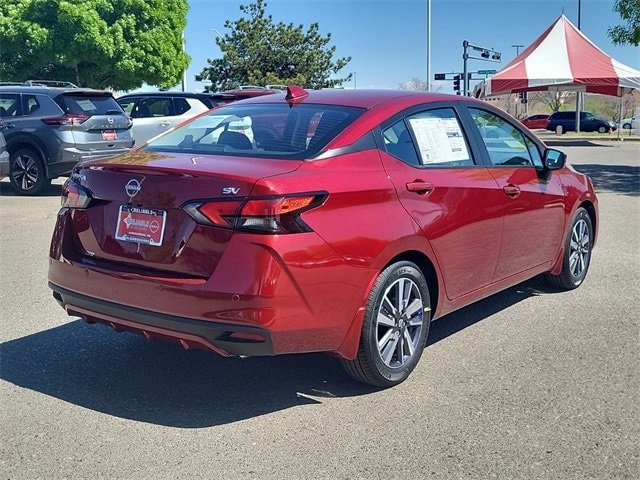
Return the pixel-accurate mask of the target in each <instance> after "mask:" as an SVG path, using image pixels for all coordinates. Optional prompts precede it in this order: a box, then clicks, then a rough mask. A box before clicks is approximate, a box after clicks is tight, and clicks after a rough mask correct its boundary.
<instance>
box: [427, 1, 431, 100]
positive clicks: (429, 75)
mask: <svg viewBox="0 0 640 480" xmlns="http://www.w3.org/2000/svg"><path fill="white" fill-rule="evenodd" d="M430 91H431V0H427V92H430Z"/></svg>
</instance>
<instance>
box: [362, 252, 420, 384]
mask: <svg viewBox="0 0 640 480" xmlns="http://www.w3.org/2000/svg"><path fill="white" fill-rule="evenodd" d="M403 277H404V278H409V279H411V280H412V281H413V282H414V283H415V284H416V285H417V286H418V288H419V290H420V294H421V295H422V301H423V304H424V306H425V307H430V306H431V299H430V296H429V288H428V286H427V281H426V279H425V278H424V275H423V274H422V272H421V271H420V270H419V269H418V267H417V266H416V265H415V264H413V263H411V262H407V261H403V262H398V263H395V264H393V265H391V266H389V267H387V268H386V269H385V270H384V271H383V272H382V273H381V274H380V277H379V279H380V280H379V281H377V282H376V284H375V285H374V288H373V289H372V291H371V295H370V296H369V301H368V302H367V310H366V315H365V327H364V329H363V341H364V342H367V345H366V352H367V355H368V356H369V359H370V362H371V365H372V366H373V367H374V368H375V374H376V375H377V376H378V377H379V380H380V384H386V385H389V386H392V385H397V384H398V383H400V382H402V381H404V380H405V379H406V378H407V377H408V376H409V375H410V374H411V372H412V371H413V369H414V368H415V367H416V365H417V364H418V362H419V361H420V357H421V356H422V351H423V349H424V346H425V344H426V339H427V335H428V334H429V325H430V320H431V311H430V310H428V311H426V312H424V315H423V323H422V331H421V333H420V339H419V340H420V341H419V342H418V345H419V347H418V348H417V349H416V351H415V353H414V354H413V357H412V358H411V359H410V360H409V361H408V362H407V363H406V364H405V365H403V366H402V367H401V368H390V367H388V366H387V365H386V364H385V363H384V362H383V360H382V358H381V357H380V354H379V351H378V339H377V330H376V320H375V319H376V317H377V313H378V309H379V306H380V302H381V299H382V296H383V295H384V293H385V290H386V289H387V287H388V286H389V285H391V284H392V283H393V282H395V281H396V280H398V279H400V278H403Z"/></svg>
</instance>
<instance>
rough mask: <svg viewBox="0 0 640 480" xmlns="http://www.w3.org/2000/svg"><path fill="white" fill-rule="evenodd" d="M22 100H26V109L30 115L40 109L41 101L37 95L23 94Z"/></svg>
mask: <svg viewBox="0 0 640 480" xmlns="http://www.w3.org/2000/svg"><path fill="white" fill-rule="evenodd" d="M22 101H23V102H24V111H25V112H27V114H28V115H31V114H35V113H36V112H37V111H38V110H39V109H40V102H38V99H37V98H36V96H35V95H29V94H25V95H22Z"/></svg>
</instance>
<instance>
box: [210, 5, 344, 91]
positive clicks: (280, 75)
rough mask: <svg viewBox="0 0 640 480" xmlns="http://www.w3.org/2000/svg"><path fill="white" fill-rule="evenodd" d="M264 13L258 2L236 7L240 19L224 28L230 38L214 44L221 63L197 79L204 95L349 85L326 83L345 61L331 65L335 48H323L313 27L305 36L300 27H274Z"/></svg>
mask: <svg viewBox="0 0 640 480" xmlns="http://www.w3.org/2000/svg"><path fill="white" fill-rule="evenodd" d="M266 7H267V2H266V1H264V0H256V2H255V3H251V4H249V5H240V10H241V11H242V13H243V17H242V18H240V19H238V20H235V21H229V20H227V21H226V22H225V23H224V26H225V28H227V29H230V30H231V32H230V33H228V34H225V36H224V37H220V36H218V37H217V38H216V43H217V44H218V47H220V50H221V51H222V54H223V57H222V58H218V59H213V60H211V59H209V60H208V63H209V66H208V67H205V68H204V70H203V71H202V73H201V77H202V79H203V80H210V81H211V86H210V87H209V89H210V90H214V91H215V90H227V89H230V88H236V87H238V86H240V85H268V84H278V85H289V84H297V85H301V86H304V87H306V88H323V87H335V86H339V85H342V84H343V83H344V82H348V81H349V80H351V74H349V75H347V76H346V77H345V78H334V79H332V78H330V77H331V76H332V75H333V74H337V73H338V72H339V71H340V70H342V69H343V68H344V67H345V66H346V65H347V63H349V61H350V60H351V57H345V58H339V59H337V60H335V62H334V61H333V56H334V54H335V51H336V47H335V46H332V47H329V42H330V41H331V34H330V33H329V34H327V36H325V37H323V36H322V35H320V31H319V26H318V24H317V23H312V24H311V26H310V27H309V28H308V29H307V30H306V32H305V31H304V30H303V26H302V25H299V26H297V27H296V26H294V25H293V24H292V23H289V24H284V23H282V22H279V23H277V24H275V23H274V22H273V18H272V17H271V15H267V13H266Z"/></svg>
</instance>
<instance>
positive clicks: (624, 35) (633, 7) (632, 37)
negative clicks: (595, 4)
mask: <svg viewBox="0 0 640 480" xmlns="http://www.w3.org/2000/svg"><path fill="white" fill-rule="evenodd" d="M613 10H614V11H615V12H618V13H619V14H620V18H622V20H624V21H625V22H626V25H616V26H615V27H611V28H609V30H608V33H609V37H611V40H612V41H613V43H615V44H617V45H625V44H629V45H635V46H636V47H637V46H638V45H640V0H616V3H615V4H614V5H613Z"/></svg>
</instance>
